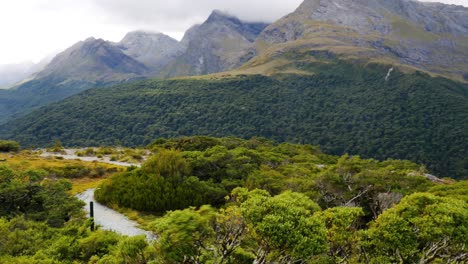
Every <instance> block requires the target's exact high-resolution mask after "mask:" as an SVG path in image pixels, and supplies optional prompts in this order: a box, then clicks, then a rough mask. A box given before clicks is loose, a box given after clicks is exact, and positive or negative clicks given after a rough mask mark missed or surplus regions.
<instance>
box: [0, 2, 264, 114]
mask: <svg viewBox="0 0 468 264" xmlns="http://www.w3.org/2000/svg"><path fill="white" fill-rule="evenodd" d="M267 25H268V24H265V23H249V22H243V21H241V20H239V19H237V18H235V17H233V16H231V15H227V14H224V13H222V12H220V11H217V10H215V11H213V13H212V14H211V15H210V16H209V17H208V19H207V20H206V21H205V22H204V23H203V24H201V25H195V26H193V27H192V28H191V29H189V30H188V31H187V33H186V34H185V36H184V38H183V40H182V41H180V42H179V41H177V40H175V39H173V38H171V37H169V36H166V35H164V34H162V33H152V32H144V31H135V32H130V33H128V34H127V35H126V36H125V37H124V38H123V39H122V41H120V42H119V43H112V42H109V41H105V40H102V39H95V38H88V39H87V40H85V41H80V42H78V43H76V44H75V45H73V46H72V47H70V48H68V49H67V50H65V51H63V52H61V53H59V54H58V55H57V56H56V57H55V58H54V59H53V60H52V61H51V62H50V63H49V64H48V65H46V66H45V67H44V69H43V70H42V71H40V72H38V73H36V74H35V75H33V76H31V77H30V78H29V79H28V80H26V81H24V82H22V83H21V84H19V85H17V86H16V87H13V88H11V90H10V91H0V112H1V113H2V115H1V117H0V123H1V122H4V121H6V120H8V119H9V118H11V117H18V116H21V115H23V114H25V113H28V112H29V111H31V110H32V109H34V108H37V107H39V106H42V105H46V104H48V103H51V102H55V101H59V100H61V99H63V98H66V97H68V96H70V95H73V94H76V93H78V92H80V91H83V90H86V89H89V88H92V87H97V86H109V85H113V84H116V83H121V82H128V81H132V80H135V79H141V78H148V77H175V76H188V75H202V74H209V73H216V72H222V71H226V70H230V69H234V68H236V67H239V66H240V65H242V64H243V63H244V62H246V61H247V60H249V59H250V58H252V57H253V56H254V55H255V49H254V48H253V43H254V41H255V39H256V37H257V36H258V35H259V34H260V33H261V31H262V30H263V29H264V28H265V27H266V26H267ZM0 73H1V72H0ZM30 73H32V72H31V71H29V72H27V73H26V74H30ZM26 74H25V75H24V76H26Z"/></svg>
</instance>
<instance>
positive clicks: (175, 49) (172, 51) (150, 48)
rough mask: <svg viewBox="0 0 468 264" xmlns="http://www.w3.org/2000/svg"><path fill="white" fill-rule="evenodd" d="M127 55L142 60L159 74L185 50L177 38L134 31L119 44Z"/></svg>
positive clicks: (152, 70) (153, 71)
mask: <svg viewBox="0 0 468 264" xmlns="http://www.w3.org/2000/svg"><path fill="white" fill-rule="evenodd" d="M117 47H118V48H120V49H121V50H122V51H123V52H124V53H125V54H126V55H127V56H129V57H131V58H133V59H135V60H137V61H139V62H141V63H142V64H144V65H145V66H146V67H148V68H149V69H150V70H151V72H152V73H153V74H158V73H159V71H160V70H161V69H162V68H164V67H165V66H166V65H167V64H168V63H169V62H171V61H172V60H174V59H175V58H176V57H177V56H178V55H180V54H182V52H183V51H184V47H183V45H182V44H181V43H180V42H178V41H177V40H175V39H173V38H171V37H169V36H167V35H164V34H162V33H151V32H145V31H133V32H130V33H128V34H127V35H125V37H124V38H123V39H122V41H120V42H119V43H118V44H117Z"/></svg>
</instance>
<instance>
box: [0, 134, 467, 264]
mask: <svg viewBox="0 0 468 264" xmlns="http://www.w3.org/2000/svg"><path fill="white" fill-rule="evenodd" d="M148 148H149V149H150V150H151V151H152V152H153V153H154V156H152V157H151V158H149V159H148V160H147V161H146V162H145V163H144V164H143V165H142V167H141V168H136V167H130V168H129V169H128V170H127V171H125V172H117V174H115V175H113V176H111V177H110V178H109V179H107V180H105V181H104V183H103V184H102V186H101V189H99V190H98V191H97V192H96V197H99V199H100V200H103V201H104V202H106V203H110V204H112V205H113V206H129V207H133V208H138V209H139V210H147V211H148V210H149V211H153V212H156V213H158V215H160V216H161V217H159V218H156V220H154V219H155V218H153V220H150V221H149V222H147V223H145V226H146V227H147V228H148V229H149V230H151V231H153V232H154V233H155V234H156V235H157V239H156V240H155V241H147V240H146V239H145V237H144V236H136V237H126V236H121V235H119V234H116V233H114V232H110V231H104V230H101V229H100V228H99V227H98V229H97V230H96V231H93V232H92V231H90V228H89V227H90V224H91V221H90V220H87V219H86V218H85V217H84V212H82V211H81V209H80V208H81V207H82V206H83V203H82V202H80V201H78V200H77V198H75V197H74V196H73V195H72V194H71V193H70V189H71V186H72V184H71V182H69V181H68V180H67V179H64V178H63V177H68V176H66V175H67V174H64V175H61V174H55V173H53V171H54V169H52V168H50V167H49V166H56V163H57V162H66V161H64V160H50V159H43V160H41V159H40V158H39V157H38V156H34V155H32V154H22V153H18V154H15V153H9V154H8V155H6V156H7V157H9V161H7V162H6V163H5V164H3V165H0V262H1V263H25V264H26V263H52V264H54V263H100V264H106V263H107V264H110V263H112V264H113V263H122V264H123V263H135V264H143V263H159V264H172V263H174V264H175V263H187V264H196V263H200V264H201V263H207V264H215V263H217V264H228V263H230V264H234V263H235V264H238V263H240V264H243V263H245V264H247V263H262V264H266V263H284V264H286V263H301V264H306V263H310V264H312V263H317V264H319V263H464V262H466V261H467V260H468V253H467V252H466V249H465V245H466V244H467V243H468V193H467V192H466V190H467V188H468V186H467V184H468V182H467V181H460V182H456V181H455V180H446V181H443V182H444V183H443V184H440V183H433V182H430V181H429V180H427V179H426V178H425V177H424V176H423V175H424V172H425V171H424V167H421V166H420V165H417V164H414V163H412V162H409V161H401V160H387V161H383V162H379V161H376V160H370V159H361V158H359V157H358V156H349V155H344V156H341V157H338V156H330V155H326V154H323V153H322V152H321V151H320V150H319V149H318V148H317V147H313V146H310V145H296V144H290V143H282V144H274V143H273V142H271V141H269V140H265V139H261V138H252V139H250V140H243V139H239V138H233V137H228V138H211V137H201V136H199V137H189V138H177V139H159V140H156V141H154V142H153V143H152V144H151V145H150V146H148ZM3 155H4V156H5V154H3ZM21 158H23V159H24V160H23V161H22V162H18V161H17V159H21ZM26 158H27V160H26ZM10 159H11V161H10ZM74 162H77V161H74ZM41 163H42V164H41ZM33 165H34V166H33ZM82 165H83V166H85V167H86V166H91V167H92V166H95V164H93V163H89V164H87V163H83V164H82ZM38 166H40V168H42V169H38ZM63 169H67V167H63ZM73 177H85V176H84V175H83V174H76V175H74V176H73ZM121 208H122V207H121ZM177 208H180V210H173V209H177ZM169 209H171V210H173V211H169V212H166V210H169ZM145 214H146V215H147V214H148V212H146V213H145Z"/></svg>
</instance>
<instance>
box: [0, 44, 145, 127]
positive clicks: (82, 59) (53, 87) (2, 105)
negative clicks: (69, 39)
mask: <svg viewBox="0 0 468 264" xmlns="http://www.w3.org/2000/svg"><path fill="white" fill-rule="evenodd" d="M148 73H149V69H148V68H147V67H146V66H145V65H144V64H142V63H141V62H139V61H137V60H135V59H133V58H131V57H129V56H127V55H126V54H125V53H124V52H123V51H122V50H120V49H119V48H118V47H116V46H115V45H114V44H113V43H111V42H108V41H104V40H102V39H95V38H89V39H87V40H85V41H80V42H78V43H76V44H75V45H73V46H72V47H70V48H68V49H67V50H65V51H63V52H61V53H59V54H58V55H57V56H55V57H54V59H52V61H51V62H50V63H49V64H47V66H45V67H44V68H43V69H42V70H41V71H39V72H38V73H36V74H34V75H33V76H32V77H31V78H28V80H25V81H23V82H22V83H21V84H19V85H17V86H15V87H13V88H11V89H9V90H3V91H0V113H2V115H1V116H0V123H1V122H4V121H6V120H8V119H9V118H12V117H15V116H21V115H23V114H25V113H27V112H29V111H31V110H32V109H34V108H37V107H40V106H43V105H46V104H48V103H51V102H56V101H59V100H61V99H63V98H66V97H68V96H70V95H73V94H76V93H78V92H81V91H83V90H85V89H89V88H91V87H98V86H106V85H111V84H115V83H120V82H126V81H130V80H133V79H135V78H142V77H144V76H147V74H148Z"/></svg>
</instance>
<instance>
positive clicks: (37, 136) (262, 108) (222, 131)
mask: <svg viewBox="0 0 468 264" xmlns="http://www.w3.org/2000/svg"><path fill="white" fill-rule="evenodd" d="M301 57H306V58H309V59H308V62H303V64H302V66H301V67H302V68H300V69H301V70H303V71H305V70H307V71H309V72H315V74H310V75H297V74H281V75H274V76H271V77H268V76H262V75H239V76H231V77H225V78H203V79H200V78H194V79H185V78H184V79H179V80H177V79H175V80H166V81H164V80H146V81H140V82H135V83H128V84H122V85H118V86H115V87H112V88H104V89H91V90H88V91H86V92H84V93H81V94H79V95H76V96H73V97H70V98H68V99H66V100H64V101H62V102H59V103H55V104H52V105H50V106H47V107H45V108H42V109H40V110H38V111H35V112H33V113H31V114H30V115H27V116H26V117H24V118H19V119H17V120H14V121H11V122H9V123H7V124H6V125H5V126H3V128H2V129H1V131H0V137H4V138H9V139H14V140H17V141H19V142H20V143H21V144H22V145H23V146H47V145H49V144H52V142H53V141H54V140H55V139H60V140H61V142H62V143H63V144H64V145H67V146H92V145H95V146H98V145H114V144H123V145H127V146H128V145H129V146H135V145H145V144H148V143H150V142H151V141H153V140H154V139H156V138H159V137H178V136H190V135H212V136H231V135H232V136H237V137H243V138H250V137H254V136H262V137H266V138H270V139H274V140H276V141H279V142H284V141H287V142H301V143H308V144H314V145H320V146H321V148H322V149H323V150H324V151H326V152H327V153H332V154H343V153H349V154H359V155H362V156H365V157H373V158H377V159H386V158H398V159H409V160H412V161H415V162H417V163H420V164H425V165H426V166H427V167H428V168H429V169H430V171H431V172H432V173H434V174H435V175H438V176H449V177H455V178H466V177H468V171H467V170H466V168H467V165H468V164H467V160H466V157H467V156H468V153H467V149H468V141H467V140H466V139H467V138H468V127H467V124H468V123H467V122H466V120H468V85H467V84H464V83H461V82H456V81H452V80H449V79H446V78H440V77H438V78H434V77H430V76H429V75H427V74H424V73H420V72H415V73H405V72H402V71H400V70H399V69H398V68H396V69H395V70H394V71H393V72H392V73H391V75H390V76H389V77H388V66H386V65H380V64H368V65H360V64H355V63H349V62H346V61H343V60H341V59H339V58H338V57H337V56H334V55H332V54H330V53H328V52H326V51H324V52H316V51H311V52H310V53H308V54H305V55H303V56H301Z"/></svg>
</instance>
